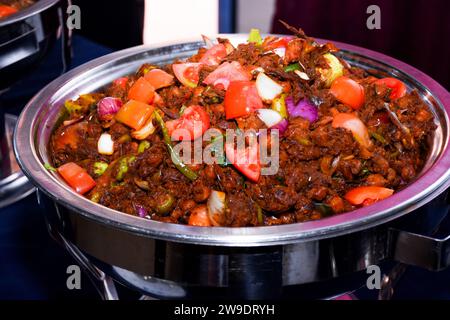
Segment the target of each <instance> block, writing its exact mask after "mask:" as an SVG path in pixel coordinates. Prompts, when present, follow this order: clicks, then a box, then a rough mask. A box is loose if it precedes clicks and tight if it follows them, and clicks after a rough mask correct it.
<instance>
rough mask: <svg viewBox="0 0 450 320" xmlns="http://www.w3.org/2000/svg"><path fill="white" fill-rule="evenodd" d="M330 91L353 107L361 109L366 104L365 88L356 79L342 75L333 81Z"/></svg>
mask: <svg viewBox="0 0 450 320" xmlns="http://www.w3.org/2000/svg"><path fill="white" fill-rule="evenodd" d="M330 93H331V94H332V95H333V96H335V98H336V99H337V100H339V101H340V102H342V103H343V104H346V105H348V106H350V107H352V108H353V109H359V108H361V107H362V105H363V104H364V100H365V97H364V88H363V86H362V85H360V84H359V83H358V82H356V81H355V80H352V79H350V78H348V77H345V76H342V77H339V78H337V79H336V80H334V81H333V83H332V84H331V88H330Z"/></svg>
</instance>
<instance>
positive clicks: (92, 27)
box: [72, 0, 450, 89]
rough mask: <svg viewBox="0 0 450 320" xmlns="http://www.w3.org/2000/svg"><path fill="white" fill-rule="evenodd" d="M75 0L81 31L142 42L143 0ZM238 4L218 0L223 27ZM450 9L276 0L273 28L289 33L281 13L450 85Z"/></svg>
mask: <svg viewBox="0 0 450 320" xmlns="http://www.w3.org/2000/svg"><path fill="white" fill-rule="evenodd" d="M161 1H164V0H161ZM72 2H73V3H74V4H77V5H79V6H80V7H81V11H82V24H83V27H82V30H81V31H80V32H79V33H80V34H82V35H83V36H86V37H88V38H90V39H91V40H93V41H96V42H98V43H101V44H102V45H105V46H108V47H110V48H113V49H122V48H126V47H130V46H135V45H139V44H141V43H142V27H143V18H144V0H127V1H126V3H127V5H123V3H125V1H108V0H95V1H92V0H73V1H72ZM113 4H114V5H113ZM119 4H122V5H119ZM370 5H378V6H379V7H380V9H381V29H380V30H369V29H368V28H367V27H366V21H367V18H368V17H369V14H367V13H366V10H367V7H368V6H370ZM235 8H236V5H235V1H234V0H221V1H220V15H221V16H220V20H221V28H220V29H221V30H220V32H234V31H235V30H236V29H235V24H234V21H235V19H234V15H233V14H232V13H233V11H234V9H235ZM255 9H256V8H255ZM174 10H176V8H174ZM240 14H242V15H245V13H240ZM449 15H450V1H448V0H395V1H394V0H277V1H276V12H275V15H274V17H273V22H272V32H274V33H286V29H285V28H284V27H283V26H282V25H281V24H280V23H279V22H278V20H279V19H281V20H284V21H286V22H288V23H289V24H291V25H293V26H296V27H301V28H303V29H304V31H305V32H306V33H307V34H308V35H310V36H313V37H318V38H324V39H330V40H336V41H341V42H346V43H349V44H354V45H358V46H362V47H365V48H368V49H372V50H375V51H379V52H382V53H385V54H387V55H390V56H392V57H394V58H397V59H399V60H401V61H404V62H406V63H408V64H411V65H412V66H414V67H416V68H418V69H419V70H422V71H424V72H425V73H427V74H428V75H430V76H431V77H432V78H434V79H435V80H437V81H438V82H440V83H441V84H442V85H443V86H444V87H446V88H447V89H448V88H450V59H449V57H450V22H449ZM168 19H170V17H168ZM186 23H189V20H188V19H186Z"/></svg>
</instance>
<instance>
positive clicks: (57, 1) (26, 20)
mask: <svg viewBox="0 0 450 320" xmlns="http://www.w3.org/2000/svg"><path fill="white" fill-rule="evenodd" d="M69 3H70V0H37V1H36V2H35V3H34V4H32V5H31V6H29V7H27V8H24V9H22V10H20V11H19V12H17V13H15V14H12V15H11V16H8V17H6V18H3V19H0V90H2V89H5V88H8V87H9V86H10V85H12V84H13V83H14V82H15V81H17V80H18V79H20V78H21V77H22V76H23V75H25V74H26V73H29V72H30V68H31V67H32V66H35V65H36V64H37V63H38V62H39V61H41V59H42V58H43V57H44V56H45V54H46V53H47V52H48V51H49V49H50V48H51V47H52V45H53V44H54V43H55V41H56V40H57V39H58V38H60V37H61V36H62V37H63V51H64V53H63V55H64V57H63V59H65V61H64V63H66V64H67V63H68V61H69V60H70V49H69V43H70V34H69V30H67V28H65V27H64V26H65V23H64V17H65V16H66V7H67V5H68V4H69Z"/></svg>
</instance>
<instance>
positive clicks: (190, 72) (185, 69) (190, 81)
mask: <svg viewBox="0 0 450 320" xmlns="http://www.w3.org/2000/svg"><path fill="white" fill-rule="evenodd" d="M201 67H202V64H201V63H194V62H187V63H177V64H173V65H172V70H173V73H174V74H175V76H176V77H177V79H178V81H180V82H181V83H182V84H183V85H185V86H186V87H190V88H195V87H196V86H197V84H198V79H199V75H198V73H199V71H200V68H201Z"/></svg>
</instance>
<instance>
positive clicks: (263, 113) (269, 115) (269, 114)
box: [256, 109, 283, 128]
mask: <svg viewBox="0 0 450 320" xmlns="http://www.w3.org/2000/svg"><path fill="white" fill-rule="evenodd" d="M256 113H257V115H258V118H259V119H261V121H262V122H264V124H265V125H266V126H267V127H268V128H272V127H273V126H274V125H276V124H278V123H280V122H281V120H283V117H282V116H281V114H279V113H278V112H276V111H275V110H272V109H258V110H256Z"/></svg>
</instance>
